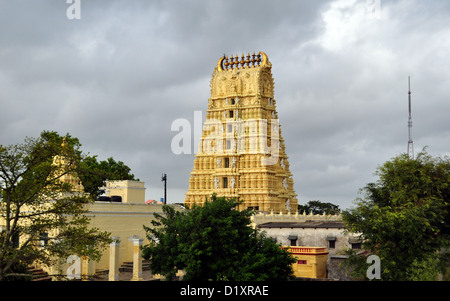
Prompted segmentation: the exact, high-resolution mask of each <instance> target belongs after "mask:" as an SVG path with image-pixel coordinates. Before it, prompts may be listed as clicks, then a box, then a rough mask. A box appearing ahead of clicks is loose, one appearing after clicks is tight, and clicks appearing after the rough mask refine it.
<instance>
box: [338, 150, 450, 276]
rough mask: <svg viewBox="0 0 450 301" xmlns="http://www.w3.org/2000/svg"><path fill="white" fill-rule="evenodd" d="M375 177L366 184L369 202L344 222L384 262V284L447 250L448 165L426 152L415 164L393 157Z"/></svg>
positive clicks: (361, 203) (362, 202)
mask: <svg viewBox="0 0 450 301" xmlns="http://www.w3.org/2000/svg"><path fill="white" fill-rule="evenodd" d="M376 174H377V175H378V176H379V180H378V181H377V182H376V183H369V184H367V185H366V187H365V188H364V190H363V191H365V199H358V201H357V207H356V208H352V209H349V210H347V211H344V212H343V219H344V221H345V223H346V227H347V230H348V231H349V232H353V233H360V236H361V238H362V240H363V246H364V248H365V249H366V250H369V251H370V252H371V253H373V254H376V255H378V256H379V257H380V260H381V269H382V279H384V280H408V279H411V277H413V275H417V271H418V269H420V268H421V267H424V266H426V265H425V264H424V262H429V258H430V256H434V257H436V258H437V257H439V256H441V254H440V250H441V249H442V248H445V247H447V246H448V241H449V240H448V239H449V237H448V235H449V231H448V229H449V228H448V226H449V223H448V222H449V212H450V211H449V209H450V208H449V200H450V199H449V197H450V161H449V160H448V158H445V159H441V158H433V157H431V156H430V155H429V154H427V153H426V151H425V150H424V151H422V152H421V153H419V154H418V156H417V158H416V159H414V160H413V159H410V158H409V157H408V156H407V155H400V156H398V157H395V158H394V159H393V160H392V161H388V162H386V163H385V164H384V165H382V166H381V167H379V169H378V171H377V173H376ZM434 266H436V265H434ZM413 269H415V270H416V272H414V273H413V272H412V270H413Z"/></svg>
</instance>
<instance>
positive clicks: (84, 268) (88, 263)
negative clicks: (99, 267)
mask: <svg viewBox="0 0 450 301" xmlns="http://www.w3.org/2000/svg"><path fill="white" fill-rule="evenodd" d="M94 264H95V263H94V262H93V261H92V260H89V258H88V257H87V256H83V257H82V259H81V279H82V280H83V281H88V280H89V277H90V276H92V275H94V274H95V265H94Z"/></svg>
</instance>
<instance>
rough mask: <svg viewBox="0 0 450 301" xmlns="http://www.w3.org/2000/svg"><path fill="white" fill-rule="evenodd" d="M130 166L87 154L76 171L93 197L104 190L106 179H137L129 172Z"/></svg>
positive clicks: (111, 159) (85, 188)
mask: <svg viewBox="0 0 450 301" xmlns="http://www.w3.org/2000/svg"><path fill="white" fill-rule="evenodd" d="M130 171H131V168H130V167H128V166H127V165H125V164H124V163H123V162H122V161H116V160H114V159H113V158H111V157H110V158H108V159H107V160H106V161H98V160H97V156H87V157H85V158H83V160H81V161H80V164H79V166H78V169H77V172H78V174H79V177H80V180H81V182H82V183H83V186H84V190H85V191H86V192H87V193H89V194H90V195H91V196H92V197H93V198H94V199H95V198H97V197H98V196H99V195H101V194H103V193H104V192H105V191H104V189H102V187H105V185H106V181H107V180H110V181H112V180H137V181H138V180H139V179H136V178H135V177H134V175H133V174H132V173H130Z"/></svg>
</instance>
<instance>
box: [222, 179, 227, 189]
mask: <svg viewBox="0 0 450 301" xmlns="http://www.w3.org/2000/svg"><path fill="white" fill-rule="evenodd" d="M223 188H228V178H227V177H224V178H223Z"/></svg>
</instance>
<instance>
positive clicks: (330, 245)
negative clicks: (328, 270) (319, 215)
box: [327, 236, 336, 249]
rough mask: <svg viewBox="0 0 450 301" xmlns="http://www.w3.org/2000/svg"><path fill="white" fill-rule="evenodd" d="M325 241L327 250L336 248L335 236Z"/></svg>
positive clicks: (328, 237)
mask: <svg viewBox="0 0 450 301" xmlns="http://www.w3.org/2000/svg"><path fill="white" fill-rule="evenodd" d="M327 241H328V248H329V249H334V248H336V236H327Z"/></svg>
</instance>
